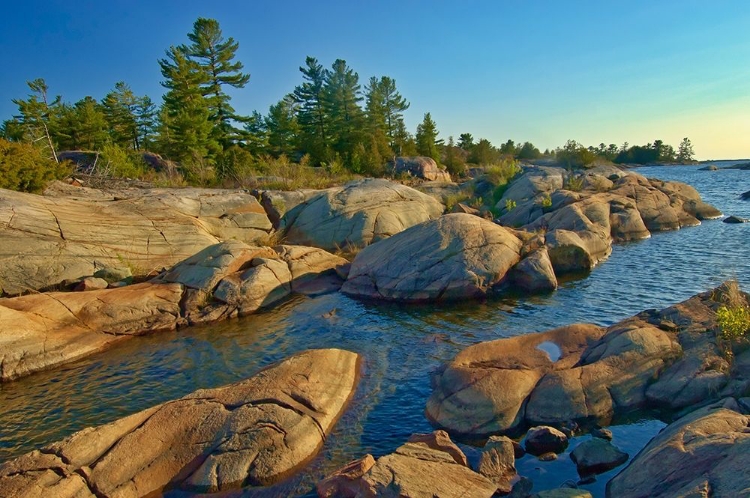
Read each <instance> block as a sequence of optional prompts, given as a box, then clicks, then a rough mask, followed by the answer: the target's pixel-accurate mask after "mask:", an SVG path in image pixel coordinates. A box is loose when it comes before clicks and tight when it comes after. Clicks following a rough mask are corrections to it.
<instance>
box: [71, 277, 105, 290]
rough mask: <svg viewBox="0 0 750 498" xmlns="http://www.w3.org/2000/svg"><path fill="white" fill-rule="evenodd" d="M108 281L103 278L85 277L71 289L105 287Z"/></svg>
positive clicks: (97, 288)
mask: <svg viewBox="0 0 750 498" xmlns="http://www.w3.org/2000/svg"><path fill="white" fill-rule="evenodd" d="M108 285H109V283H107V281H106V280H104V279H103V278H96V277H86V278H84V279H83V280H81V282H80V283H79V284H78V285H76V286H75V289H73V290H74V291H76V292H81V291H90V290H100V289H106V288H107V286H108Z"/></svg>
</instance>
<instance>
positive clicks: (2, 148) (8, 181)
mask: <svg viewBox="0 0 750 498" xmlns="http://www.w3.org/2000/svg"><path fill="white" fill-rule="evenodd" d="M71 172H72V166H71V165H70V164H69V163H67V162H63V163H61V164H57V163H56V162H55V161H53V160H52V159H48V158H46V157H44V156H43V155H42V153H41V152H40V151H39V149H37V148H35V147H34V146H32V145H31V144H25V143H20V142H9V141H7V140H4V139H1V138H0V188H6V189H10V190H19V191H21V192H39V191H41V190H43V189H44V187H46V186H47V183H49V182H50V181H52V180H55V179H61V178H65V177H66V176H68V175H70V174H71Z"/></svg>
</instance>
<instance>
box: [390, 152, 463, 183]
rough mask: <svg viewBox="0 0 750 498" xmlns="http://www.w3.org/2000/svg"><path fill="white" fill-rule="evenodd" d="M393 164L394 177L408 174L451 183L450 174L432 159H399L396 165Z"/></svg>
mask: <svg viewBox="0 0 750 498" xmlns="http://www.w3.org/2000/svg"><path fill="white" fill-rule="evenodd" d="M391 164H392V168H393V174H394V175H401V174H407V175H410V176H413V177H415V178H421V179H423V180H428V181H440V182H450V181H451V175H450V173H448V172H447V171H445V170H443V169H440V168H439V167H438V165H437V163H436V162H435V160H434V159H432V158H431V157H425V156H414V157H397V158H396V161H395V163H391Z"/></svg>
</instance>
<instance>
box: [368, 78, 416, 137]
mask: <svg viewBox="0 0 750 498" xmlns="http://www.w3.org/2000/svg"><path fill="white" fill-rule="evenodd" d="M365 92H366V95H367V105H366V108H367V116H368V121H369V122H370V126H371V127H372V128H378V129H381V130H382V132H383V134H384V135H385V136H386V137H387V138H388V141H389V146H390V147H391V149H394V148H395V146H396V134H397V132H398V129H399V124H400V123H403V112H404V111H405V110H407V109H408V108H409V103H408V102H407V101H406V99H404V98H403V97H402V96H401V94H400V93H398V91H397V90H396V80H394V79H392V78H389V77H388V76H383V77H381V78H380V79H377V78H376V77H372V78H370V82H369V84H368V85H367V87H366V88H365Z"/></svg>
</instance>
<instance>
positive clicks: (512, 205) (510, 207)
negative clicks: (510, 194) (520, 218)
mask: <svg viewBox="0 0 750 498" xmlns="http://www.w3.org/2000/svg"><path fill="white" fill-rule="evenodd" d="M515 207H516V201H514V200H513V199H505V210H506V211H513V209H514V208H515Z"/></svg>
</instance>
